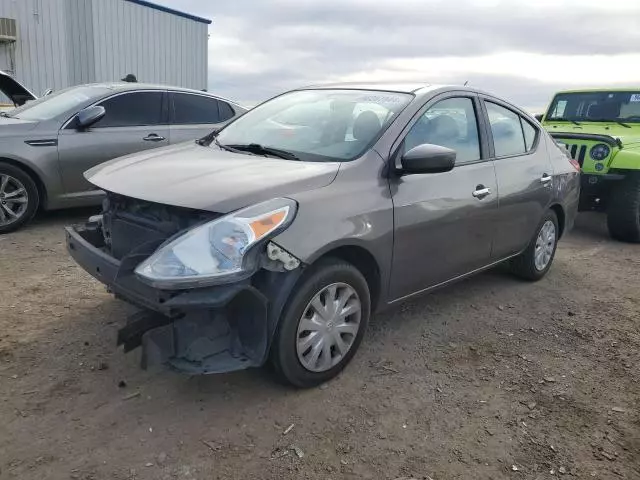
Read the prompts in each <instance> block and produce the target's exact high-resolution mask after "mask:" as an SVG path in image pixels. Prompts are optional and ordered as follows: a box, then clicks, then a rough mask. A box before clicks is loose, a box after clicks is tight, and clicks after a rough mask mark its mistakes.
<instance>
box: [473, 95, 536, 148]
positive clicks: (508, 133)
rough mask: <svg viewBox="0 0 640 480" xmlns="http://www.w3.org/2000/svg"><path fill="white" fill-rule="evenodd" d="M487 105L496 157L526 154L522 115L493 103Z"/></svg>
mask: <svg viewBox="0 0 640 480" xmlns="http://www.w3.org/2000/svg"><path fill="white" fill-rule="evenodd" d="M485 104H486V106H487V114H488V115H489V122H490V123H491V134H492V136H493V147H494V149H495V155H496V157H506V156H509V155H522V154H524V153H526V152H527V147H526V145H525V134H524V132H523V131H522V124H521V123H520V115H518V114H517V113H515V112H513V111H511V110H509V109H507V108H504V107H501V106H500V105H496V104H495V103H492V102H485ZM534 135H535V132H534Z"/></svg>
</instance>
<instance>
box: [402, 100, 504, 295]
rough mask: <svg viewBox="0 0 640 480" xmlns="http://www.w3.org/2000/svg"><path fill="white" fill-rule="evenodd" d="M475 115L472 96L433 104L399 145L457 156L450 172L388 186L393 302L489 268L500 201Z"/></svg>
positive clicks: (417, 176) (414, 177)
mask: <svg viewBox="0 0 640 480" xmlns="http://www.w3.org/2000/svg"><path fill="white" fill-rule="evenodd" d="M479 113H480V104H479V100H478V97H477V95H475V94H469V93H468V92H460V93H459V94H455V93H453V94H446V95H443V96H439V97H437V98H436V99H435V100H432V101H431V102H429V103H428V104H427V105H426V106H425V108H424V109H423V110H422V111H421V112H420V113H419V114H418V115H417V117H416V118H414V120H413V121H412V122H413V124H412V125H411V126H410V127H409V128H410V129H409V131H408V133H407V134H406V136H405V137H404V138H403V139H402V144H401V146H400V151H408V150H409V149H411V148H413V147H415V146H417V145H420V144H423V143H429V144H434V145H441V146H444V147H447V148H451V149H453V150H455V151H456V153H457V156H456V165H455V167H454V169H453V170H451V171H449V172H444V173H428V174H414V175H404V176H401V177H399V178H394V179H392V180H391V194H392V196H393V207H394V223H395V232H394V245H393V268H392V274H391V277H392V278H391V295H392V297H393V298H394V299H399V298H402V297H405V296H408V295H411V294H413V293H416V292H419V291H422V290H425V289H427V288H430V287H433V286H436V285H438V284H440V283H443V282H446V281H448V280H451V279H453V278H455V277H457V276H460V275H464V274H466V273H469V272H471V271H473V270H476V269H478V268H481V267H483V266H486V265H487V264H489V263H490V262H491V245H492V241H493V236H494V224H495V220H496V215H497V207H498V196H497V191H496V190H497V189H496V177H495V172H494V167H493V162H492V161H491V159H490V158H489V151H488V145H487V142H486V137H485V135H484V134H483V130H484V129H481V128H479V122H478V120H479V118H481V117H480V115H479ZM480 125H481V122H480Z"/></svg>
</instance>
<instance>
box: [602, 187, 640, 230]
mask: <svg viewBox="0 0 640 480" xmlns="http://www.w3.org/2000/svg"><path fill="white" fill-rule="evenodd" d="M607 226H608V227H609V234H610V235H611V237H612V238H615V239H616V240H620V241H622V242H632V243H640V175H634V176H631V177H629V178H626V179H625V180H623V181H622V182H621V183H620V184H619V185H616V186H614V188H613V190H612V191H611V197H610V199H609V206H608V208H607Z"/></svg>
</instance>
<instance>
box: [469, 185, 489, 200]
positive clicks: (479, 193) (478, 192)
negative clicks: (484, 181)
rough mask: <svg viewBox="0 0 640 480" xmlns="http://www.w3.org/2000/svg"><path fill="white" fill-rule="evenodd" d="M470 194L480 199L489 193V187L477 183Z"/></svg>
mask: <svg viewBox="0 0 640 480" xmlns="http://www.w3.org/2000/svg"><path fill="white" fill-rule="evenodd" d="M471 195H473V196H474V197H475V198H478V199H480V200H482V199H483V198H484V197H487V196H489V195H491V189H490V188H487V187H485V186H484V185H478V186H477V187H476V189H475V191H474V192H473V193H472V194H471Z"/></svg>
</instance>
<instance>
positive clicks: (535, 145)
mask: <svg viewBox="0 0 640 480" xmlns="http://www.w3.org/2000/svg"><path fill="white" fill-rule="evenodd" d="M483 102H484V107H485V111H486V119H487V121H488V123H489V126H490V127H489V133H490V134H491V138H492V140H493V141H492V142H491V143H490V147H491V150H492V156H493V157H494V164H495V167H496V178H497V182H498V192H499V195H500V209H499V215H498V221H497V223H496V238H495V242H494V246H493V257H494V259H496V260H498V259H502V258H505V257H507V256H510V255H514V254H516V253H519V252H520V251H522V250H524V249H525V248H526V247H527V245H528V244H529V242H530V241H531V239H532V238H533V235H534V233H535V232H536V231H537V228H538V223H539V222H540V219H541V218H542V215H543V214H544V212H545V211H546V210H547V209H548V208H549V204H550V203H551V198H552V195H553V192H552V189H551V186H552V183H553V181H552V175H553V169H552V166H551V163H550V161H549V155H548V152H547V149H546V146H545V144H544V142H541V141H540V136H541V135H540V131H539V127H537V126H535V125H534V124H533V123H531V122H530V121H529V120H527V119H526V118H525V117H524V116H522V115H520V114H519V113H517V112H516V111H514V110H513V109H512V108H510V107H509V106H508V105H506V104H503V103H501V102H500V103H499V102H498V101H497V100H495V99H490V98H486V99H484V100H483Z"/></svg>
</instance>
